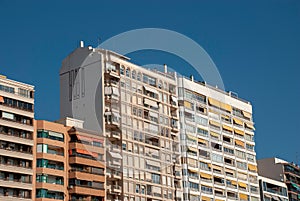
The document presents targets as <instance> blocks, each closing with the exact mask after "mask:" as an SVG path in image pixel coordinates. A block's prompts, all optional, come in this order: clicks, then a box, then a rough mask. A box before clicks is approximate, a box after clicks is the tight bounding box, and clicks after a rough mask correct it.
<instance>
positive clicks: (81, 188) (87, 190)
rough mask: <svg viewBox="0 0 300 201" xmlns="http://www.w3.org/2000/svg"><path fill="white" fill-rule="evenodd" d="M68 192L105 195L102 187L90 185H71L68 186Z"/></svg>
mask: <svg viewBox="0 0 300 201" xmlns="http://www.w3.org/2000/svg"><path fill="white" fill-rule="evenodd" d="M69 193H70V194H82V195H88V196H89V195H91V196H102V197H104V196H105V191H104V189H95V188H91V187H90V186H72V185H70V187H69Z"/></svg>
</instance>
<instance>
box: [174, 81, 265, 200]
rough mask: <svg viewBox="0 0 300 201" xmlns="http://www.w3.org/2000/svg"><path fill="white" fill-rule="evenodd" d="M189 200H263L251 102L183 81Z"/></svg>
mask: <svg viewBox="0 0 300 201" xmlns="http://www.w3.org/2000/svg"><path fill="white" fill-rule="evenodd" d="M178 104H179V113H180V115H179V116H180V128H181V129H180V138H181V151H182V167H183V199H184V200H190V201H200V200H209V201H210V200H216V201H221V200H245V201H247V200H253V201H255V200H256V201H257V200H259V199H260V196H259V184H258V179H257V176H258V173H257V164H256V153H255V150H254V145H255V142H254V126H253V125H254V123H253V119H252V106H251V104H250V103H249V102H246V101H243V100H240V99H237V98H236V97H232V96H231V94H230V93H225V92H224V91H221V90H219V89H217V88H214V87H211V86H208V85H206V84H205V83H201V82H195V81H194V80H193V78H191V79H186V78H178Z"/></svg>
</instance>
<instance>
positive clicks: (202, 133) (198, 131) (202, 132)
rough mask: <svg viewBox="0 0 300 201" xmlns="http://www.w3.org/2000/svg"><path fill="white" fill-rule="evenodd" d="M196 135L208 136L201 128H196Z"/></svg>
mask: <svg viewBox="0 0 300 201" xmlns="http://www.w3.org/2000/svg"><path fill="white" fill-rule="evenodd" d="M197 134H199V135H203V136H208V131H207V130H204V129H202V128H197Z"/></svg>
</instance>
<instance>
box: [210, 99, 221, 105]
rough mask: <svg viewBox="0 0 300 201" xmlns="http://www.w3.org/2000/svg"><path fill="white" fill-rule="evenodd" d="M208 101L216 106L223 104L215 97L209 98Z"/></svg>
mask: <svg viewBox="0 0 300 201" xmlns="http://www.w3.org/2000/svg"><path fill="white" fill-rule="evenodd" d="M208 102H209V104H210V105H213V106H215V107H220V105H221V104H220V102H219V101H217V100H215V99H213V98H208Z"/></svg>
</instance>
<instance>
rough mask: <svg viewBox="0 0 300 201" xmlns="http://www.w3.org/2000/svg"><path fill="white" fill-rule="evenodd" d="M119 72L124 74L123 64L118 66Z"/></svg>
mask: <svg viewBox="0 0 300 201" xmlns="http://www.w3.org/2000/svg"><path fill="white" fill-rule="evenodd" d="M120 74H121V75H124V66H121V67H120Z"/></svg>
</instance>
